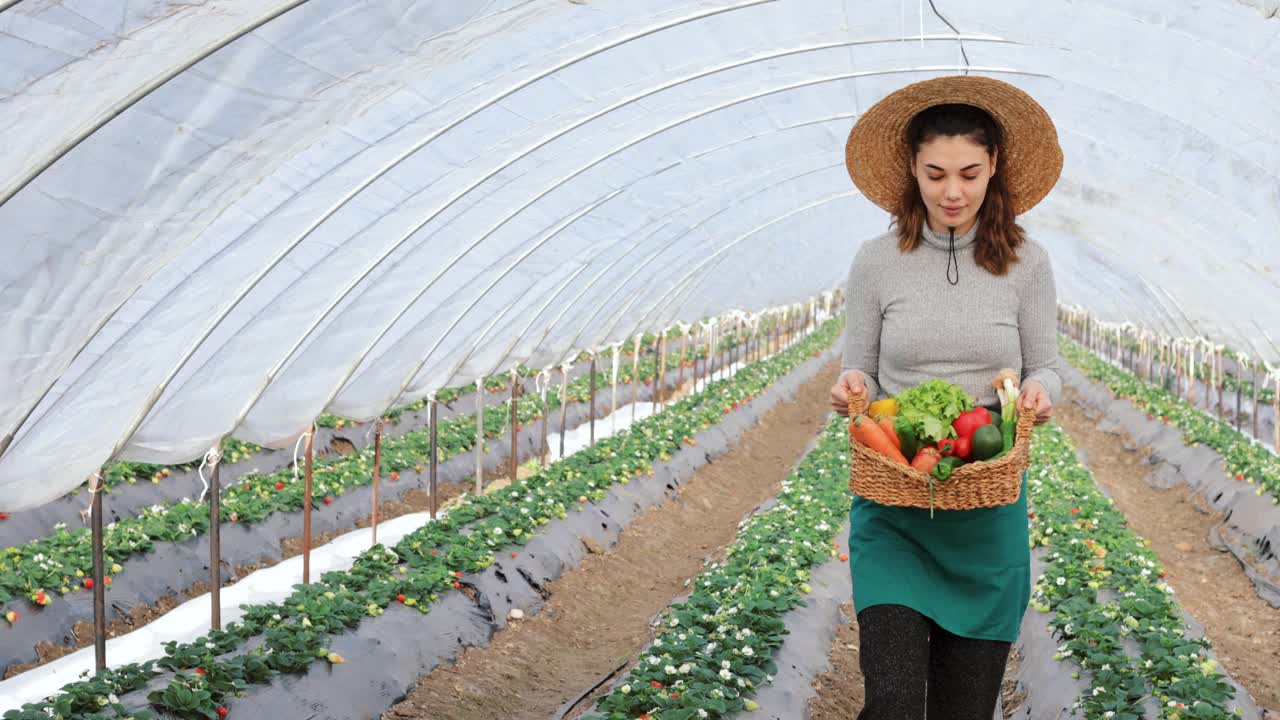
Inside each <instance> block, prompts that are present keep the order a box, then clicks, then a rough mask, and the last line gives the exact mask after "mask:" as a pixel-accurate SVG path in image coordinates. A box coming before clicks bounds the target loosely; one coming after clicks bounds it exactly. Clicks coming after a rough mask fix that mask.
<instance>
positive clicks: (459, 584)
mask: <svg viewBox="0 0 1280 720" xmlns="http://www.w3.org/2000/svg"><path fill="white" fill-rule="evenodd" d="M453 586H454V587H456V588H460V587H462V583H460V582H458V581H457V580H454V581H453Z"/></svg>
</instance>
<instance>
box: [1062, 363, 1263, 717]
mask: <svg viewBox="0 0 1280 720" xmlns="http://www.w3.org/2000/svg"><path fill="white" fill-rule="evenodd" d="M1078 398H1079V395H1077V394H1076V392H1075V391H1074V390H1072V389H1071V388H1070V387H1064V388H1063V395H1062V400H1061V402H1060V403H1059V405H1058V406H1057V407H1055V408H1054V417H1055V418H1056V419H1057V421H1058V423H1059V424H1060V425H1062V427H1063V428H1064V429H1065V430H1066V431H1067V432H1068V433H1069V434H1070V435H1071V439H1072V442H1074V443H1075V444H1076V446H1077V447H1083V448H1085V450H1086V451H1087V453H1088V460H1089V470H1090V471H1091V472H1092V473H1093V476H1094V477H1095V478H1096V479H1097V481H1098V483H1099V484H1100V485H1101V486H1103V487H1105V488H1106V489H1107V491H1108V492H1110V493H1111V494H1112V496H1113V497H1114V498H1115V502H1116V508H1118V509H1119V510H1120V511H1121V512H1123V513H1124V514H1125V516H1126V517H1127V518H1128V520H1129V525H1130V527H1132V528H1133V530H1134V532H1136V533H1138V534H1139V535H1141V536H1142V537H1144V538H1147V539H1149V540H1150V541H1151V549H1152V550H1154V551H1155V552H1156V554H1157V555H1158V556H1159V558H1160V562H1161V563H1162V564H1163V565H1164V567H1165V572H1167V573H1168V576H1167V577H1166V581H1167V582H1168V583H1169V584H1170V585H1172V586H1173V589H1174V592H1175V593H1177V597H1178V600H1179V601H1180V602H1181V603H1182V606H1183V607H1184V608H1186V609H1187V611H1188V612H1189V613H1191V615H1192V616H1193V617H1195V619H1196V620H1198V621H1199V622H1200V623H1201V624H1203V625H1204V627H1205V632H1206V634H1207V635H1208V637H1209V641H1210V642H1211V643H1213V647H1214V649H1215V651H1216V652H1217V654H1218V658H1219V660H1220V661H1221V663H1222V666H1223V667H1224V668H1226V670H1227V672H1229V673H1230V674H1231V676H1232V677H1233V678H1235V679H1236V680H1237V681H1239V682H1240V684H1242V685H1244V687H1245V688H1246V689H1248V691H1249V693H1250V694H1251V695H1252V696H1253V699H1254V700H1255V701H1257V703H1258V704H1259V705H1260V706H1261V707H1263V708H1266V709H1268V710H1269V711H1270V713H1271V716H1273V717H1280V609H1276V608H1273V607H1271V606H1270V605H1268V604H1267V603H1266V602H1265V601H1264V600H1263V599H1262V598H1260V597H1258V594H1257V593H1256V592H1255V591H1254V589H1253V583H1252V582H1250V581H1249V579H1248V577H1246V576H1245V574H1244V572H1243V571H1242V570H1241V568H1240V565H1239V563H1238V562H1237V561H1236V559H1235V557H1234V556H1232V555H1231V554H1230V553H1225V552H1219V551H1217V550H1214V549H1213V548H1211V547H1210V546H1209V544H1208V542H1207V540H1206V538H1207V536H1208V532H1209V529H1210V528H1212V527H1213V526H1214V525H1216V524H1218V523H1220V522H1221V521H1222V515H1221V513H1217V512H1206V511H1205V509H1204V504H1203V503H1198V502H1197V501H1196V499H1195V498H1194V496H1193V495H1192V493H1191V491H1190V490H1189V489H1188V488H1186V487H1185V486H1179V487H1175V488H1171V489H1169V490H1159V489H1156V488H1153V487H1152V486H1151V485H1150V484H1149V482H1148V479H1149V477H1150V469H1149V466H1147V465H1143V464H1142V463H1141V458H1143V457H1145V456H1146V455H1147V452H1146V451H1145V449H1142V448H1140V449H1139V450H1137V451H1128V450H1125V448H1124V445H1123V444H1122V440H1121V438H1120V437H1119V436H1118V435H1115V434H1111V433H1105V432H1102V431H1100V430H1098V429H1097V422H1098V420H1099V419H1100V414H1099V413H1096V412H1094V411H1092V410H1090V409H1088V408H1087V407H1085V406H1084V405H1083V404H1082V403H1081V402H1079V400H1078ZM1130 442H1131V444H1132V440H1130Z"/></svg>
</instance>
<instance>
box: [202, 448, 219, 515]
mask: <svg viewBox="0 0 1280 720" xmlns="http://www.w3.org/2000/svg"><path fill="white" fill-rule="evenodd" d="M220 462H222V448H221V447H219V446H218V445H214V446H213V447H211V448H209V452H206V453H205V454H204V458H202V459H201V460H200V467H199V468H198V469H197V470H196V474H197V475H199V476H200V484H201V485H203V486H204V487H203V488H202V489H201V490H200V497H199V498H198V499H197V500H196V502H204V496H205V495H206V494H207V493H208V492H209V480H208V479H207V478H205V476H204V469H205V467H212V466H214V465H217V464H218V463H220Z"/></svg>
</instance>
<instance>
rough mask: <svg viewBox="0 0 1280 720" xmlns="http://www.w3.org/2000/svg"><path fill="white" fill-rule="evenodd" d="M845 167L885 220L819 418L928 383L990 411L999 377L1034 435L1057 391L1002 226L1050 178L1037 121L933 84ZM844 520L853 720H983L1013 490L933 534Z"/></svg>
mask: <svg viewBox="0 0 1280 720" xmlns="http://www.w3.org/2000/svg"><path fill="white" fill-rule="evenodd" d="M846 159H847V161H848V167H849V172H850V175H851V176H852V178H853V181H854V183H855V184H856V185H857V186H858V187H859V189H860V190H862V192H863V194H865V195H866V196H867V198H868V199H870V200H871V201H873V202H875V203H876V204H877V205H879V206H880V207H882V208H884V209H885V210H887V211H888V212H889V213H891V214H892V215H893V216H894V220H893V222H892V223H891V225H890V231H889V232H887V233H885V234H884V235H881V236H880V237H877V238H875V239H873V240H870V241H869V242H866V243H864V244H863V245H862V247H861V248H859V249H858V251H857V253H856V256H855V257H854V260H853V264H852V267H851V268H850V270H849V283H848V296H847V297H848V305H847V310H846V312H847V316H848V323H847V327H846V329H845V348H844V362H843V369H844V372H843V373H842V375H841V377H840V379H839V381H838V382H837V383H836V385H835V386H834V387H833V388H832V390H831V403H832V407H833V408H835V410H836V412H838V413H840V414H842V415H847V414H848V397H849V395H850V394H851V393H856V392H865V393H866V394H867V399H868V401H871V400H874V399H876V397H878V396H881V397H884V396H889V395H896V394H897V393H899V392H901V391H903V390H905V389H907V388H909V387H912V386H914V385H916V384H918V383H920V382H923V381H925V380H928V379H930V378H935V377H937V378H942V379H945V380H947V381H950V382H953V383H955V384H956V385H959V386H960V387H962V388H963V389H964V390H965V391H966V392H968V393H969V394H970V395H972V396H973V397H974V398H976V399H977V401H978V403H979V404H980V405H985V406H987V407H991V408H993V409H998V408H999V399H998V397H997V396H996V395H995V392H994V390H993V389H992V387H991V380H992V378H993V377H994V376H995V375H996V373H997V372H998V371H999V370H1000V369H1001V368H1005V367H1009V368H1013V369H1014V370H1020V374H1021V378H1022V382H1021V394H1020V397H1019V402H1020V403H1022V404H1023V405H1024V406H1025V407H1027V408H1034V409H1035V412H1036V424H1041V423H1043V422H1045V421H1047V420H1048V419H1049V417H1050V415H1051V413H1052V408H1053V403H1054V402H1055V401H1056V400H1057V399H1058V396H1059V393H1060V391H1061V380H1060V378H1059V376H1058V373H1057V371H1056V370H1055V367H1056V365H1057V361H1058V351H1057V337H1056V335H1057V330H1056V297H1055V291H1054V280H1053V271H1052V268H1051V266H1050V264H1049V256H1048V254H1047V253H1046V251H1045V249H1044V248H1043V247H1042V246H1040V245H1039V244H1037V243H1035V242H1034V241H1032V240H1030V239H1029V238H1027V237H1026V234H1025V233H1024V232H1023V230H1022V228H1021V227H1020V226H1019V225H1018V224H1017V222H1016V221H1015V219H1014V218H1015V215H1018V214H1021V213H1022V212H1025V211H1026V210H1027V209H1029V208H1030V207H1031V206H1033V205H1035V204H1036V203H1037V202H1039V201H1040V199H1042V198H1043V197H1044V196H1045V195H1046V194H1048V192H1049V190H1050V189H1052V187H1053V185H1054V183H1056V181H1057V178H1058V174H1059V173H1060V171H1061V168H1062V151H1061V149H1060V148H1059V146H1058V141H1057V132H1056V130H1055V129H1054V126H1053V123H1052V121H1051V120H1050V119H1049V117H1048V115H1047V114H1046V113H1045V112H1044V110H1043V109H1042V108H1041V107H1040V106H1039V105H1038V104H1037V103H1036V102H1035V101H1034V100H1032V99H1031V98H1030V97H1029V96H1028V95H1026V94H1025V93H1023V92H1022V91H1021V90H1018V89H1017V88H1015V87H1013V86H1012V85H1009V84H1007V83H1004V82H1001V81H998V80H994V79H991V78H985V77H978V76H955V77H943V78H936V79H933V80H927V81H925V82H921V83H916V84H914V85H910V86H908V87H905V88H903V89H901V90H898V91H897V92H895V93H893V94H891V95H889V96H888V97H886V98H885V99H884V100H882V101H880V102H879V103H877V104H876V105H875V106H873V107H872V108H870V109H869V110H868V111H867V112H866V113H864V114H863V116H862V117H861V118H860V119H859V120H858V123H857V124H856V125H855V126H854V128H853V131H852V132H851V133H850V136H849V142H848V145H847V147H846ZM849 519H850V523H851V527H850V531H849V557H850V561H849V562H850V568H851V571H852V576H853V591H854V605H855V610H856V612H857V619H858V628H859V633H860V643H861V647H860V651H859V662H860V665H861V669H862V673H863V676H864V682H865V686H866V701H865V705H864V708H863V711H862V713H861V714H860V715H859V716H858V718H859V720H909V719H916V718H923V717H925V715H926V712H927V715H928V717H929V718H930V720H935V719H937V718H946V719H947V720H968V719H973V720H979V719H980V720H990V718H991V717H992V715H993V713H994V710H995V706H996V702H997V700H998V698H999V694H1000V683H1001V677H1002V674H1003V671H1004V667H1005V662H1006V660H1007V659H1008V655H1009V650H1010V647H1011V644H1012V643H1013V642H1014V641H1015V640H1017V637H1018V629H1019V626H1020V624H1021V620H1022V615H1023V612H1024V611H1025V610H1026V607H1027V604H1028V602H1029V601H1030V595H1031V578H1030V551H1029V546H1028V526H1027V500H1026V474H1025V473H1024V474H1023V486H1022V493H1021V495H1020V496H1019V499H1018V501H1017V502H1016V503H1014V504H1012V505H1004V506H999V507H992V508H983V509H978V510H954V511H937V512H935V514H934V518H933V519H930V517H929V511H928V510H925V509H917V508H905V507H889V506H884V505H879V504H877V503H875V502H873V501H870V500H867V499H866V498H862V497H857V496H855V497H854V498H853V507H852V509H851V510H850V514H849Z"/></svg>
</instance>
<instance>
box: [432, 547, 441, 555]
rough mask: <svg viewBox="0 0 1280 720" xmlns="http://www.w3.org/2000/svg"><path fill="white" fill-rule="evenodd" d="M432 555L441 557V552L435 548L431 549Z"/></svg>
mask: <svg viewBox="0 0 1280 720" xmlns="http://www.w3.org/2000/svg"><path fill="white" fill-rule="evenodd" d="M431 554H432V555H439V554H440V551H439V550H437V549H435V548H431Z"/></svg>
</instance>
